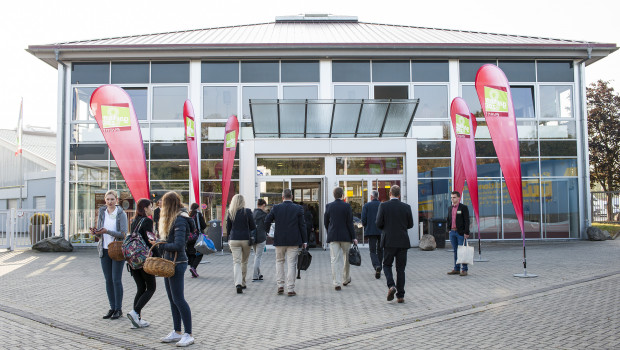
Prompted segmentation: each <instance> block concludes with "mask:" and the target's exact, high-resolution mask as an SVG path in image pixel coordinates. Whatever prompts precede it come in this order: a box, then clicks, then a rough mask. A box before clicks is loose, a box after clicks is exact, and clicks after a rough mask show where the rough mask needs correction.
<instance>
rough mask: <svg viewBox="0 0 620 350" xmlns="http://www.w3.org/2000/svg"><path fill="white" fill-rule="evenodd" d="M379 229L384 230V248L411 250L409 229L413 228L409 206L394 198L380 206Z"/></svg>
mask: <svg viewBox="0 0 620 350" xmlns="http://www.w3.org/2000/svg"><path fill="white" fill-rule="evenodd" d="M376 224H377V227H378V228H379V229H381V230H383V236H382V238H381V246H382V248H411V243H410V241H409V235H408V234H407V229H410V228H412V227H413V214H412V213H411V207H410V206H409V204H406V203H403V202H401V201H400V200H398V199H396V198H394V199H390V200H389V201H386V202H383V203H381V204H380V205H379V210H378V212H377V221H376Z"/></svg>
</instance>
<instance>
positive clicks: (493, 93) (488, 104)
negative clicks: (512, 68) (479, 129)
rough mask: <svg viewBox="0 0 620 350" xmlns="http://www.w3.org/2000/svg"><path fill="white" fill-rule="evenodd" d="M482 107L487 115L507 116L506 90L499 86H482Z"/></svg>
mask: <svg viewBox="0 0 620 350" xmlns="http://www.w3.org/2000/svg"><path fill="white" fill-rule="evenodd" d="M484 107H485V111H486V116H488V117H507V116H508V92H506V88H504V87H500V86H485V87H484Z"/></svg>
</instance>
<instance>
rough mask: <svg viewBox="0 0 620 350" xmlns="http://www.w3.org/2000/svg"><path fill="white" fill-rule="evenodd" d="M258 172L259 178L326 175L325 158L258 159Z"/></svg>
mask: <svg viewBox="0 0 620 350" xmlns="http://www.w3.org/2000/svg"><path fill="white" fill-rule="evenodd" d="M256 171H257V173H258V174H259V176H269V175H272V176H275V175H325V158H257V159H256ZM261 174H262V175H261Z"/></svg>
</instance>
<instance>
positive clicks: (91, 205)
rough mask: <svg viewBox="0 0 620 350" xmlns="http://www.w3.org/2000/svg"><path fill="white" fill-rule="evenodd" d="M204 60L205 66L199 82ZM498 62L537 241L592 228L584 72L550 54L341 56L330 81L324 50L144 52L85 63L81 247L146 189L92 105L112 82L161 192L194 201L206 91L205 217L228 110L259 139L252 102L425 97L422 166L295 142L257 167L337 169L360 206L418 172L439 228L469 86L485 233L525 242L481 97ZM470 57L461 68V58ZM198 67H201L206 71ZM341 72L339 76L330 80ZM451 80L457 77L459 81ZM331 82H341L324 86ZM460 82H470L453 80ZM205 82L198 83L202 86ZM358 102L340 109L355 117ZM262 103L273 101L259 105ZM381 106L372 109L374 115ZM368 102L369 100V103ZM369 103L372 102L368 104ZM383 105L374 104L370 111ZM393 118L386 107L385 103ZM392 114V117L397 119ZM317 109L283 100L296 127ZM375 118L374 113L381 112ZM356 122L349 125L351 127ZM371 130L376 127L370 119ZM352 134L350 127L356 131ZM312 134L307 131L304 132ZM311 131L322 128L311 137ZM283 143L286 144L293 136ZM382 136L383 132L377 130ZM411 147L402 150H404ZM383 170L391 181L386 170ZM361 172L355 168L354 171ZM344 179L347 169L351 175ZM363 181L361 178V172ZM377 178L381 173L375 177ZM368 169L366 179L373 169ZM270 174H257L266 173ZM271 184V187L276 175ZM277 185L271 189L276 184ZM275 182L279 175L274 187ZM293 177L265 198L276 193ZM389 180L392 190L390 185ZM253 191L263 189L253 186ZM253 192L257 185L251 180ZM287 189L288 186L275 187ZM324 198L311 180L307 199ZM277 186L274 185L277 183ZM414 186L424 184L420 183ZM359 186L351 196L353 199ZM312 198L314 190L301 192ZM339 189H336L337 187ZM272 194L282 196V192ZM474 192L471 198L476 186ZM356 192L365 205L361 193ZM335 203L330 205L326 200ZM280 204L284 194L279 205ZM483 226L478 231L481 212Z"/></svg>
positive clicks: (79, 128)
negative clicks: (148, 57)
mask: <svg viewBox="0 0 620 350" xmlns="http://www.w3.org/2000/svg"><path fill="white" fill-rule="evenodd" d="M194 63H196V64H195V65H192V69H194V68H197V69H200V72H199V73H200V74H196V75H195V76H196V78H195V79H196V80H198V79H199V81H191V79H190V65H191V64H194ZM487 63H490V64H496V65H499V66H500V67H501V68H502V69H504V71H505V73H506V75H507V76H508V77H509V79H510V81H511V91H512V95H513V102H514V106H515V114H516V116H517V118H518V120H517V129H518V133H519V139H520V141H521V142H520V154H521V161H522V163H521V168H522V174H523V189H524V213H525V221H526V225H525V226H526V227H525V231H526V232H525V233H526V238H532V239H534V238H543V239H546V238H577V237H579V234H580V233H579V224H580V220H579V217H580V215H582V214H583V213H580V212H579V205H580V203H579V200H580V198H579V186H578V173H579V172H578V164H580V162H579V158H578V157H579V156H580V155H579V152H578V149H579V145H578V137H577V135H578V130H579V128H580V124H579V121H578V120H577V115H578V114H579V113H580V111H579V108H577V106H579V104H578V103H577V101H576V99H577V98H578V97H577V96H576V95H578V94H576V93H575V92H576V91H577V92H578V91H579V87H578V86H576V83H575V82H574V80H575V78H574V75H575V73H574V68H573V64H572V62H569V61H557V60H554V61H547V60H529V61H527V60H514V61H512V60H499V61H497V60H478V61H470V60H461V61H451V62H448V61H447V60H437V61H431V60H415V59H414V60H402V59H401V60H385V59H382V60H373V59H371V58H369V59H366V60H334V61H332V62H331V82H327V83H326V82H321V81H320V78H321V68H322V67H324V66H323V63H320V64H319V61H318V60H308V59H306V60H275V59H274V60H269V61H266V60H256V61H251V60H218V61H201V62H200V61H198V62H192V63H190V62H186V61H185V62H183V61H172V62H164V61H140V62H114V61H111V62H110V61H108V62H88V63H81V62H76V63H74V64H72V66H71V72H70V73H71V77H70V81H71V87H70V91H71V92H70V93H69V96H68V102H67V103H68V106H70V112H69V113H70V118H69V117H68V119H70V121H69V122H68V123H69V137H68V140H69V146H68V150H67V154H68V162H67V163H68V164H67V169H68V174H69V176H68V179H69V186H68V187H69V201H68V203H69V225H68V227H69V237H70V239H71V241H72V242H74V243H92V241H93V237H91V236H90V235H88V233H87V228H88V227H89V226H90V225H91V223H90V221H92V220H94V218H95V216H96V209H97V207H99V206H101V205H102V204H103V194H104V193H105V192H106V191H107V190H108V189H117V190H118V191H119V194H120V196H121V204H122V205H123V206H124V207H126V208H127V211H128V213H130V214H131V213H133V210H134V209H133V208H134V202H135V199H134V198H131V194H130V193H129V191H128V189H127V185H126V184H125V182H124V180H123V177H122V174H121V173H120V171H119V169H118V167H117V165H116V162H115V161H114V157H113V156H112V155H111V154H110V152H109V149H108V147H107V145H106V144H105V140H104V139H103V137H102V135H101V131H100V130H99V128H98V125H97V124H96V122H95V120H94V117H93V116H92V115H91V113H90V108H89V101H90V96H91V94H92V92H93V91H94V90H95V89H96V88H97V87H98V86H99V85H101V84H108V83H112V84H118V85H119V86H121V87H123V88H124V89H125V90H126V91H127V93H128V94H129V95H130V97H131V99H132V101H133V105H134V109H135V111H136V114H137V117H138V119H139V121H140V127H141V131H142V136H143V141H144V148H145V154H146V162H147V168H148V174H149V181H150V186H151V192H152V196H153V197H152V198H151V199H158V198H159V197H161V196H162V195H163V194H164V193H166V192H167V191H170V190H172V191H177V192H178V193H179V194H180V195H181V196H182V198H183V201H184V203H186V204H189V201H190V197H191V196H190V183H191V182H190V171H189V156H188V153H187V146H186V144H185V142H184V124H183V121H182V105H183V102H184V101H185V100H186V99H188V98H190V96H194V94H195V93H196V91H199V92H198V95H199V96H201V100H200V102H196V101H194V103H195V105H194V107H195V110H196V111H200V114H201V115H198V116H197V118H196V119H197V124H198V125H199V127H200V130H201V132H200V152H199V153H200V157H201V159H200V165H199V167H200V175H201V179H200V181H201V182H200V188H201V198H200V202H201V203H200V204H201V208H202V210H203V212H204V214H205V217H206V219H208V220H210V219H221V203H222V198H221V193H222V189H221V181H220V180H221V177H222V166H223V164H222V163H223V152H222V149H223V141H224V128H225V123H226V120H227V119H228V117H230V116H231V115H237V116H238V118H239V120H240V126H241V132H240V134H241V135H240V136H241V137H240V146H239V147H238V150H239V149H240V148H242V147H243V142H244V140H247V139H251V138H252V137H253V134H252V124H251V123H252V119H251V117H252V111H251V110H250V104H249V100H250V99H252V100H253V101H254V100H260V99H268V100H277V99H285V100H298V101H303V100H306V99H318V98H319V97H320V98H326V97H325V96H328V98H333V99H337V100H360V101H361V100H365V99H379V98H386V99H389V98H419V99H420V104H419V107H418V109H417V112H416V115H415V118H414V121H413V124H412V128H411V131H410V134H409V135H408V137H409V138H414V139H416V142H417V150H416V151H417V157H416V159H415V162H414V164H415V167H417V171H416V169H407V167H406V164H410V163H406V162H405V159H407V157H409V156H410V155H407V154H405V155H404V156H389V155H388V156H386V155H372V154H363V155H362V154H356V153H357V151H356V150H355V149H351V150H350V152H347V154H339V155H332V157H331V158H329V159H332V160H330V161H333V159H335V165H332V166H328V165H327V164H326V162H327V161H328V159H327V158H326V157H325V156H324V155H323V154H314V153H312V151H311V150H309V151H308V154H301V155H296V156H291V155H290V154H287V151H286V147H283V148H282V153H281V154H276V155H273V156H272V155H269V156H262V155H259V156H256V159H255V160H256V168H255V170H256V172H257V175H256V176H255V178H257V177H258V176H293V177H303V176H306V177H308V178H310V177H313V178H317V177H321V176H330V174H327V173H326V171H332V172H334V171H335V173H334V174H331V175H333V176H337V177H339V178H338V183H339V184H341V185H342V186H344V187H346V191H347V192H346V193H347V197H350V198H351V200H352V201H353V202H354V203H356V205H357V204H359V205H360V206H361V205H363V203H365V201H366V200H367V196H368V189H369V188H371V187H373V188H375V187H376V189H378V190H380V191H381V195H382V196H383V197H387V189H389V185H391V184H392V183H400V181H401V180H391V179H389V177H390V176H393V177H394V178H396V179H407V180H410V181H406V182H405V183H406V184H407V186H414V184H415V183H416V182H417V186H418V187H417V193H418V203H417V207H418V218H419V221H420V222H422V223H423V229H424V231H425V232H428V228H429V224H430V220H431V219H433V218H445V217H446V216H447V208H448V206H449V203H450V191H451V188H452V173H453V162H452V157H453V152H454V139H453V137H452V136H451V135H452V131H451V130H452V125H451V122H450V116H449V105H450V97H451V96H455V95H460V96H462V97H463V98H464V99H465V101H466V102H467V103H468V105H469V107H470V109H471V111H472V113H474V115H475V116H476V117H477V121H478V130H477V133H476V152H477V168H478V177H479V178H478V192H479V198H480V231H481V235H482V238H484V239H517V238H519V237H520V231H519V229H518V225H517V226H515V222H516V216H515V214H514V209H513V208H512V202H511V200H510V196H509V194H508V191H507V189H506V184H505V181H504V179H503V176H502V171H501V168H500V165H499V161H498V159H497V155H496V154H495V151H494V147H493V143H492V140H491V138H490V134H489V131H488V128H487V127H486V123H485V121H484V118H483V115H482V111H481V108H480V103H479V101H478V98H477V95H476V92H475V88H474V78H475V73H476V71H477V69H478V68H479V67H480V66H481V65H483V64H487ZM455 64H456V65H458V70H456V71H457V72H458V74H456V76H454V75H455V74H452V76H451V75H450V74H449V73H450V72H451V71H454V70H449V67H450V66H451V65H452V67H453V68H454V67H455V66H454V65H455ZM193 76H194V74H193V73H192V76H191V77H193ZM328 78H329V77H328ZM451 79H452V80H453V81H452V83H454V80H457V81H458V84H454V85H451V84H450V83H451ZM326 86H327V88H328V89H329V91H323V89H325V88H326ZM454 86H458V90H459V91H452V90H454V88H453V87H454ZM196 89H198V90H196ZM346 107H347V106H345V105H337V106H336V107H335V109H336V108H338V110H337V112H338V113H343V111H342V110H340V109H342V108H346ZM256 108H260V107H256ZM371 109H372V108H371V107H368V110H369V111H370V110H371ZM358 110H359V109H358ZM358 113H359V112H358ZM369 113H370V112H369ZM384 114H385V113H384ZM384 114H382V115H384ZM303 115H304V111H302V110H295V109H293V108H289V109H287V107H283V108H282V115H281V123H282V125H281V126H282V127H283V128H288V129H291V128H295V127H296V125H299V123H300V122H299V118H300V117H299V116H303ZM369 122H373V120H372V119H369ZM340 127H341V128H343V129H346V126H340ZM361 127H363V126H361ZM352 135H353V134H351V135H348V134H346V135H339V137H344V138H348V137H353V136H352ZM299 137H302V136H299ZM310 137H312V136H310ZM274 142H283V143H282V144H283V145H286V140H283V141H277V140H274ZM373 142H374V140H373ZM396 152H402V150H396ZM245 161H251V160H246V159H240V156H239V153H237V155H236V156H235V163H234V167H233V175H232V183H231V188H230V197H231V198H232V195H234V194H235V193H238V192H239V190H240V179H242V178H243V174H241V171H242V170H241V169H242V168H243V167H242V166H241V165H242V162H245ZM374 175H381V176H383V177H384V178H385V180H381V181H379V180H376V184H375V180H373V179H374V177H372V176H374ZM349 176H351V178H348V177H349ZM340 177H343V178H340ZM353 177H358V178H356V179H353ZM365 177H368V178H367V179H366V178H365ZM362 178H364V179H362ZM257 181H258V180H257ZM269 184H271V182H269V183H268V185H269ZM269 186H272V185H269ZM273 186H276V185H273ZM282 186H283V185H282V182H280V183H279V184H278V185H277V186H276V187H277V189H276V188H274V189H273V191H271V190H270V189H267V188H266V189H265V191H266V192H265V196H266V197H269V196H270V195H273V196H272V197H273V198H272V201H273V202H276V201H277V200H278V197H279V196H280V194H281V190H282ZM386 186H387V187H386ZM250 187H252V186H250ZM252 188H253V187H252ZM276 190H277V191H276ZM313 191H315V192H316V193H315V194H316V195H321V193H320V191H319V190H318V189H316V188H310V187H308V193H307V195H308V196H309V198H310V199H311V200H316V198H314V197H313V196H314V195H313V193H314V192H313ZM272 192H273V193H276V194H273V193H272ZM414 192H415V191H414ZM349 194H350V195H349ZM300 196H302V197H303V198H305V197H304V196H306V194H305V192H303V191H302V192H300ZM328 197H329V196H328ZM269 198H271V197H269ZM463 200H464V202H465V203H466V204H468V205H469V206H470V209H472V207H471V202H470V198H469V191H468V189H467V186H466V187H465V189H464V193H463ZM353 202H352V203H353ZM323 204H325V203H323ZM270 205H271V203H270ZM471 213H472V231H474V232H477V224H478V223H476V222H475V220H474V219H473V217H474V216H473V210H471Z"/></svg>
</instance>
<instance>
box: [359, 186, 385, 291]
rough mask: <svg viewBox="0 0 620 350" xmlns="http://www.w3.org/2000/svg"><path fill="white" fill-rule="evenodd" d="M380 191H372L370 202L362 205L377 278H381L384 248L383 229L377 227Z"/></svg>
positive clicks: (363, 218)
mask: <svg viewBox="0 0 620 350" xmlns="http://www.w3.org/2000/svg"><path fill="white" fill-rule="evenodd" d="M379 204H381V202H379V192H378V191H372V192H371V194H370V202H368V203H366V204H364V207H362V225H364V236H365V237H368V247H369V249H368V250H370V261H371V262H372V267H373V268H374V269H375V278H376V279H379V278H381V262H382V261H383V249H382V248H381V247H380V246H379V242H380V238H381V230H379V229H378V228H377V224H375V221H376V220H377V211H379Z"/></svg>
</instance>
